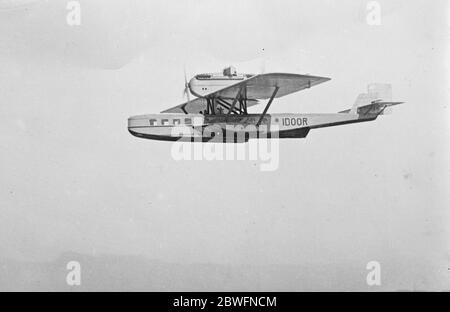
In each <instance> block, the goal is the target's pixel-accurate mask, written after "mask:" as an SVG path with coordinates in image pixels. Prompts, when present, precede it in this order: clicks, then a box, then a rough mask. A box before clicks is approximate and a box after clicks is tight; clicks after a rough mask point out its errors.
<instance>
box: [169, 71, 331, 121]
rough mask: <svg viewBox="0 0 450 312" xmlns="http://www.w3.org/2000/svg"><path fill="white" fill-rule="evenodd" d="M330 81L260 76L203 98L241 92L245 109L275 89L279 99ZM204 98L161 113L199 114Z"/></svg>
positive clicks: (204, 107)
mask: <svg viewBox="0 0 450 312" xmlns="http://www.w3.org/2000/svg"><path fill="white" fill-rule="evenodd" d="M330 79H331V78H326V77H318V76H310V75H298V74H286V73H268V74H260V75H255V76H253V77H251V78H248V79H246V80H243V81H240V82H237V83H235V84H233V85H230V86H227V87H225V88H223V89H220V90H217V91H214V92H212V93H209V94H207V95H205V98H206V97H209V98H222V99H234V98H235V97H236V96H237V94H238V92H239V91H240V90H241V97H242V98H244V99H246V100H247V107H250V106H253V105H256V104H258V100H259V99H269V98H270V97H271V96H272V94H273V92H274V90H275V88H276V87H278V92H277V94H276V96H275V97H276V98H279V97H282V96H285V95H288V94H291V93H295V92H298V91H301V90H304V89H308V88H311V87H313V86H315V85H318V84H320V83H322V82H326V81H328V80H330ZM205 98H196V99H194V100H192V101H190V102H189V103H183V104H181V105H178V106H175V107H172V108H169V109H167V110H165V111H162V112H161V113H185V114H188V113H199V112H200V111H204V110H205V109H206V107H207V102H206V99H205Z"/></svg>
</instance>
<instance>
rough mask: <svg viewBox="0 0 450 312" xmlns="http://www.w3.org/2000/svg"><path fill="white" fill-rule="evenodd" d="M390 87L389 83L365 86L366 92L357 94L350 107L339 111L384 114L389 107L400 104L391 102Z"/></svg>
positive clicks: (359, 113)
mask: <svg viewBox="0 0 450 312" xmlns="http://www.w3.org/2000/svg"><path fill="white" fill-rule="evenodd" d="M391 100H392V87H391V85H390V84H383V83H373V84H370V85H369V86H368V87H367V93H362V94H360V95H358V97H357V98H356V101H355V103H354V104H353V107H352V108H351V109H346V110H343V111H340V112H339V113H344V114H358V115H363V116H364V115H375V116H378V115H386V114H387V113H388V112H389V107H391V106H394V105H398V104H402V103H403V102H392V101H391Z"/></svg>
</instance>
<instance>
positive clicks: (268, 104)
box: [256, 87, 280, 127]
mask: <svg viewBox="0 0 450 312" xmlns="http://www.w3.org/2000/svg"><path fill="white" fill-rule="evenodd" d="M278 89H280V87H275V91H273V94H272V96H271V97H270V100H269V102H267V105H266V108H264V111H263V113H262V115H261V117H260V118H259V120H258V122H257V123H256V127H259V125H260V124H261V121H262V120H263V118H264V116H266V113H267V111H268V110H269V107H270V104H272V101H273V99H274V98H275V95H277V92H278Z"/></svg>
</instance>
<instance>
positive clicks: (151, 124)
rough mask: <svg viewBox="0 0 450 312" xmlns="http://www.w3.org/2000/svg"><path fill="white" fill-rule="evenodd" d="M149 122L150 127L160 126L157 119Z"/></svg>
mask: <svg viewBox="0 0 450 312" xmlns="http://www.w3.org/2000/svg"><path fill="white" fill-rule="evenodd" d="M149 121H150V126H156V125H157V124H158V122H157V121H156V119H150V120H149Z"/></svg>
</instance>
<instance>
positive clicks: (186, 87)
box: [183, 67, 191, 103]
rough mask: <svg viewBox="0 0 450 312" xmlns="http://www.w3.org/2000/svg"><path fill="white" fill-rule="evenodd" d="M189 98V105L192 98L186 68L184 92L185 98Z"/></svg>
mask: <svg viewBox="0 0 450 312" xmlns="http://www.w3.org/2000/svg"><path fill="white" fill-rule="evenodd" d="M184 96H187V102H188V103H189V102H190V101H191V97H190V87H189V82H188V81H187V75H186V67H185V68H184V90H183V97H184Z"/></svg>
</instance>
